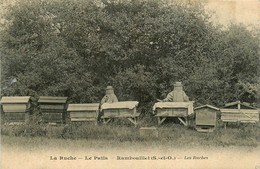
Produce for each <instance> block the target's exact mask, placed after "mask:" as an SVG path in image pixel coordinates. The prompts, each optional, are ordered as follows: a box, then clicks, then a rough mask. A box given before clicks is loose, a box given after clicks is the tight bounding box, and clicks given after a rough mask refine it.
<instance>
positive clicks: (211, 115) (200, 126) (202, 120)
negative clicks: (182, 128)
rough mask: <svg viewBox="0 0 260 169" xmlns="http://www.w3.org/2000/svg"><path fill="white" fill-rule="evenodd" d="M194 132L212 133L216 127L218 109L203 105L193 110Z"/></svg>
mask: <svg viewBox="0 0 260 169" xmlns="http://www.w3.org/2000/svg"><path fill="white" fill-rule="evenodd" d="M194 111H195V115H196V119H195V123H196V130H197V131H199V132H212V131H213V130H214V129H215V127H216V126H217V113H218V112H219V109H218V108H217V107H214V106H211V105H204V106H200V107H196V108H195V109H194Z"/></svg>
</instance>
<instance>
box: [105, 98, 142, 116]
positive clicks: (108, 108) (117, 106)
mask: <svg viewBox="0 0 260 169" xmlns="http://www.w3.org/2000/svg"><path fill="white" fill-rule="evenodd" d="M137 106H138V102H137V101H126V102H115V103H104V104H103V105H102V106H101V110H102V112H103V116H102V118H119V117H136V116H138V115H139V113H137V111H136V107H137Z"/></svg>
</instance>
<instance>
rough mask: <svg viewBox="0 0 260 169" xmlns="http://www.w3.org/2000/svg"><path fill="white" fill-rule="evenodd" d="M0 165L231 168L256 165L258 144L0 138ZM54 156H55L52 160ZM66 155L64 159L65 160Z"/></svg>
mask: <svg viewBox="0 0 260 169" xmlns="http://www.w3.org/2000/svg"><path fill="white" fill-rule="evenodd" d="M1 145H2V147H1V168H2V169H9V168H10V169H12V168H14V169H19V168H26V169H31V168H32V169H45V168H63V169H66V168H87V169H88V168H89V169H93V168H100V169H101V168H102V169H103V168H112V169H116V168H120V169H125V168H140V169H141V168H142V169H144V168H149V169H153V168H155V169H157V168H158V169H159V168H162V169H165V168H185V169H188V168H198V169H202V168H214V169H220V168H228V169H229V168H234V169H237V168H238V169H239V168H241V169H247V168H248V169H249V168H250V169H255V168H257V167H258V168H259V165H260V147H259V146H258V147H256V148H252V147H228V148H223V147H221V148H211V147H194V148H187V147H171V144H167V145H155V144H150V143H149V144H148V143H146V142H133V143H131V142H122V143H113V142H112V141H104V140H103V141H100V140H99V141H94V140H92V141H88V140H60V139H46V138H36V139H35V138H33V139H29V138H19V137H16V138H13V137H5V138H4V139H2V144H1ZM55 157H56V158H57V160H55ZM65 158H68V160H65Z"/></svg>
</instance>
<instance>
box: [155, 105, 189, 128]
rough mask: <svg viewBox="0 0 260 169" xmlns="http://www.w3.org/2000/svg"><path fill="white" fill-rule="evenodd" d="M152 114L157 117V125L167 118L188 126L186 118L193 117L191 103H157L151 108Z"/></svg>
mask: <svg viewBox="0 0 260 169" xmlns="http://www.w3.org/2000/svg"><path fill="white" fill-rule="evenodd" d="M153 113H154V115H155V116H156V117H158V125H160V124H162V123H163V121H165V119H166V118H168V117H174V118H178V119H179V121H180V122H181V123H182V124H184V125H185V126H188V116H192V115H193V101H191V102H157V103H155V105H154V106H153Z"/></svg>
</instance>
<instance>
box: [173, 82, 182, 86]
mask: <svg viewBox="0 0 260 169" xmlns="http://www.w3.org/2000/svg"><path fill="white" fill-rule="evenodd" d="M180 86H182V84H181V82H176V83H175V84H174V87H180Z"/></svg>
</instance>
